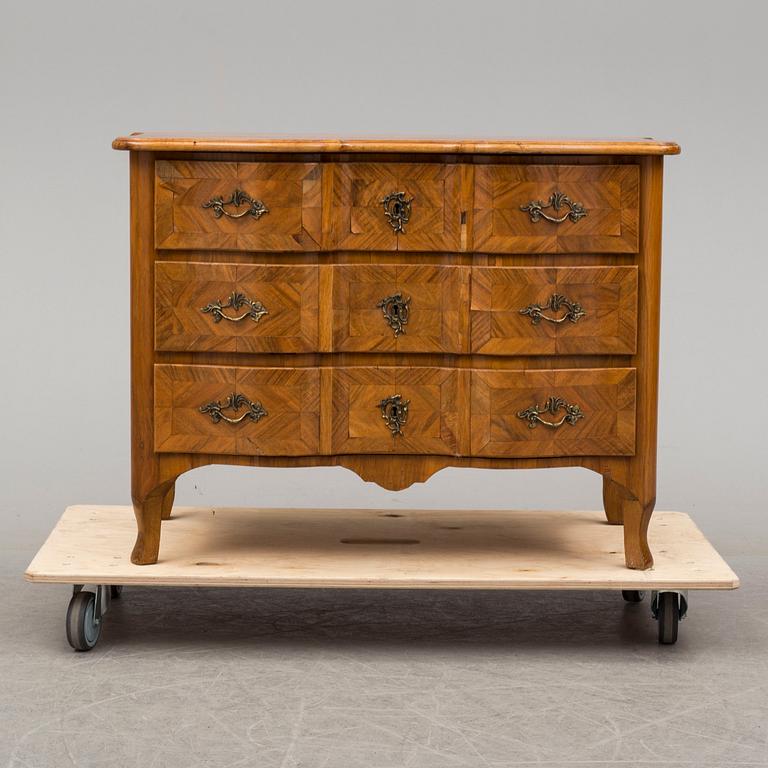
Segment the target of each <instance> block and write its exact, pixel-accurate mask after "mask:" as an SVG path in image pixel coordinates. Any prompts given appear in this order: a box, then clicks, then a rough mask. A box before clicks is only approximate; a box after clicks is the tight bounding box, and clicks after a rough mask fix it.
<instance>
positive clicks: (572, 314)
mask: <svg viewBox="0 0 768 768" xmlns="http://www.w3.org/2000/svg"><path fill="white" fill-rule="evenodd" d="M563 307H565V308H566V310H567V311H566V313H565V314H564V315H563V316H562V317H548V316H547V315H545V314H544V310H545V309H550V310H552V312H559V311H560V310H561V309H562V308H563ZM520 314H521V315H528V316H529V317H530V318H531V323H533V325H538V324H539V323H540V322H541V321H542V320H546V321H547V322H548V323H564V322H565V321H566V320H570V321H571V322H572V323H578V322H579V320H581V318H582V317H584V316H585V315H586V314H587V313H586V312H585V311H584V309H583V307H582V306H581V304H579V303H578V302H576V301H571V300H570V299H567V298H566V297H565V296H561V295H560V294H559V293H553V294H552V295H551V296H550V297H549V301H548V302H547V303H546V304H544V305H542V304H529V305H528V306H527V307H525V308H524V309H521V310H520Z"/></svg>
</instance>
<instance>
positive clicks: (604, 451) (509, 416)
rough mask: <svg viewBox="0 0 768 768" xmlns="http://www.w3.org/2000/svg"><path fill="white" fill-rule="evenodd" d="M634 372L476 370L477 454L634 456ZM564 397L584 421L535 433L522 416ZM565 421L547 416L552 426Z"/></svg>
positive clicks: (474, 451) (474, 447)
mask: <svg viewBox="0 0 768 768" xmlns="http://www.w3.org/2000/svg"><path fill="white" fill-rule="evenodd" d="M635 378H636V377H635V370H634V369H632V368H603V369H582V370H579V369H574V370H551V371H550V370H548V371H542V370H526V371H472V382H471V393H472V406H471V407H472V427H471V429H472V454H473V455H477V456H600V455H632V454H633V453H634V448H635ZM549 397H561V398H563V399H564V400H566V401H567V402H568V403H570V404H576V405H578V406H579V407H580V408H581V410H582V412H583V414H584V418H582V419H580V420H579V421H577V422H576V424H573V425H572V424H568V423H566V424H563V425H562V426H561V427H559V428H557V429H554V428H551V427H547V426H545V425H543V424H538V425H537V426H536V427H535V428H533V429H532V428H530V427H529V426H528V422H527V421H526V420H525V419H521V418H519V416H518V413H519V412H521V411H523V410H525V409H526V408H528V407H530V406H533V405H536V404H538V405H542V404H543V403H545V402H546V400H547V399H548V398H549ZM560 416H562V412H560V414H559V415H557V416H552V415H549V414H545V415H544V418H545V419H547V420H548V421H550V422H552V421H556V420H558V419H559V418H560Z"/></svg>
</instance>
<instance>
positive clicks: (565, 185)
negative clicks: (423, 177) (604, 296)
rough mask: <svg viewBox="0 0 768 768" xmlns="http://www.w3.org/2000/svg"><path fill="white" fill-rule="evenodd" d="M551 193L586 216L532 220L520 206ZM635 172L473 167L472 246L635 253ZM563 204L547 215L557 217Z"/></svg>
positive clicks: (631, 168) (632, 169) (610, 168)
mask: <svg viewBox="0 0 768 768" xmlns="http://www.w3.org/2000/svg"><path fill="white" fill-rule="evenodd" d="M555 192H560V193H562V194H565V195H567V196H568V198H570V200H571V201H573V202H574V203H578V204H580V205H581V206H583V208H584V210H585V211H586V216H583V217H581V218H578V219H577V221H572V220H570V219H569V218H566V219H565V221H562V222H561V223H559V224H558V223H554V222H550V221H547V220H546V219H545V218H543V217H542V218H540V219H539V220H538V221H536V222H534V221H531V215H530V213H529V212H528V211H522V210H520V207H521V206H526V205H528V204H529V203H530V202H531V201H541V202H542V203H544V204H546V203H547V202H548V201H549V199H550V196H551V195H553V194H554V193H555ZM639 201H640V173H639V167H638V166H637V165H624V164H617V165H548V164H541V165H478V166H477V167H476V168H475V204H474V214H475V225H474V227H475V231H474V243H473V246H474V249H475V250H478V251H486V252H490V253H503V252H506V253H516V252H517V253H579V252H581V253H636V252H637V250H638V231H639V207H640V202H639ZM568 210H569V209H568V208H567V206H565V205H563V206H561V208H560V209H559V210H558V211H553V210H552V209H548V210H547V211H546V213H547V214H548V215H550V216H552V215H554V217H556V218H559V217H561V216H564V215H565V214H567V213H568Z"/></svg>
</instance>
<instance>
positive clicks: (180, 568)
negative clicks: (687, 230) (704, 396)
mask: <svg viewBox="0 0 768 768" xmlns="http://www.w3.org/2000/svg"><path fill="white" fill-rule="evenodd" d="M135 533H136V527H135V522H134V517H133V511H132V509H131V508H130V507H110V506H73V507H69V508H67V510H66V511H65V512H64V514H63V516H62V517H61V519H60V520H59V522H58V524H57V525H56V527H55V528H54V529H53V531H52V533H51V535H50V536H49V538H48V540H47V541H46V542H45V544H44V545H43V547H42V548H41V549H40V551H39V552H38V553H37V556H36V557H35V559H34V560H33V561H32V563H31V564H30V566H29V568H28V569H27V572H26V578H27V579H29V580H30V581H35V582H63V583H69V584H147V585H157V586H174V585H178V586H182V585H183V586H211V587H242V586H252V587H382V588H397V587H401V588H406V587H407V588H452V589H661V588H669V589H672V588H674V589H734V588H736V587H738V586H739V580H738V577H737V576H736V574H735V573H734V572H733V571H732V570H731V569H730V568H729V567H728V564H727V563H726V562H725V561H724V560H723V559H722V558H721V557H720V555H719V554H718V553H717V552H716V551H715V549H714V548H713V547H712V545H711V544H710V543H709V542H708V541H707V539H706V538H705V537H704V535H703V534H702V533H701V532H700V531H699V529H698V528H697V527H696V526H695V525H694V524H693V521H692V520H691V519H690V517H688V515H686V514H684V513H682V512H656V513H655V514H654V516H653V520H652V522H651V528H650V532H649V541H650V546H651V550H652V551H653V553H654V556H655V560H656V565H655V567H654V568H653V569H652V570H649V571H631V570H629V569H627V568H626V567H625V566H624V554H623V543H622V535H623V534H622V528H621V526H612V525H608V524H607V523H606V522H605V517H604V515H603V513H602V512H541V511H528V512H519V511H478V510H467V511H455V510H453V511H432V510H418V511H417V510H399V511H396V512H394V511H384V510H364V509H351V510H350V509H346V510H329V509H216V510H213V509H210V508H193V507H180V508H175V509H174V511H173V518H172V519H171V520H168V521H166V522H164V523H163V533H162V542H161V545H160V560H159V561H158V563H157V564H156V565H144V566H137V565H132V564H131V562H130V559H129V555H130V551H131V548H132V546H133V541H134V536H135Z"/></svg>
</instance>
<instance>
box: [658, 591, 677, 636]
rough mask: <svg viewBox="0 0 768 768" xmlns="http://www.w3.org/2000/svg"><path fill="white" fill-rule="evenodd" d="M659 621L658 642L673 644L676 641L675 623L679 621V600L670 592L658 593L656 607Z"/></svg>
mask: <svg viewBox="0 0 768 768" xmlns="http://www.w3.org/2000/svg"><path fill="white" fill-rule="evenodd" d="M657 611H658V613H657V618H658V622H659V643H661V645H674V644H675V643H676V642H677V625H678V622H679V621H680V602H679V600H678V596H677V595H676V594H674V593H672V592H662V593H661V594H660V595H659V604H658V608H657Z"/></svg>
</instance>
